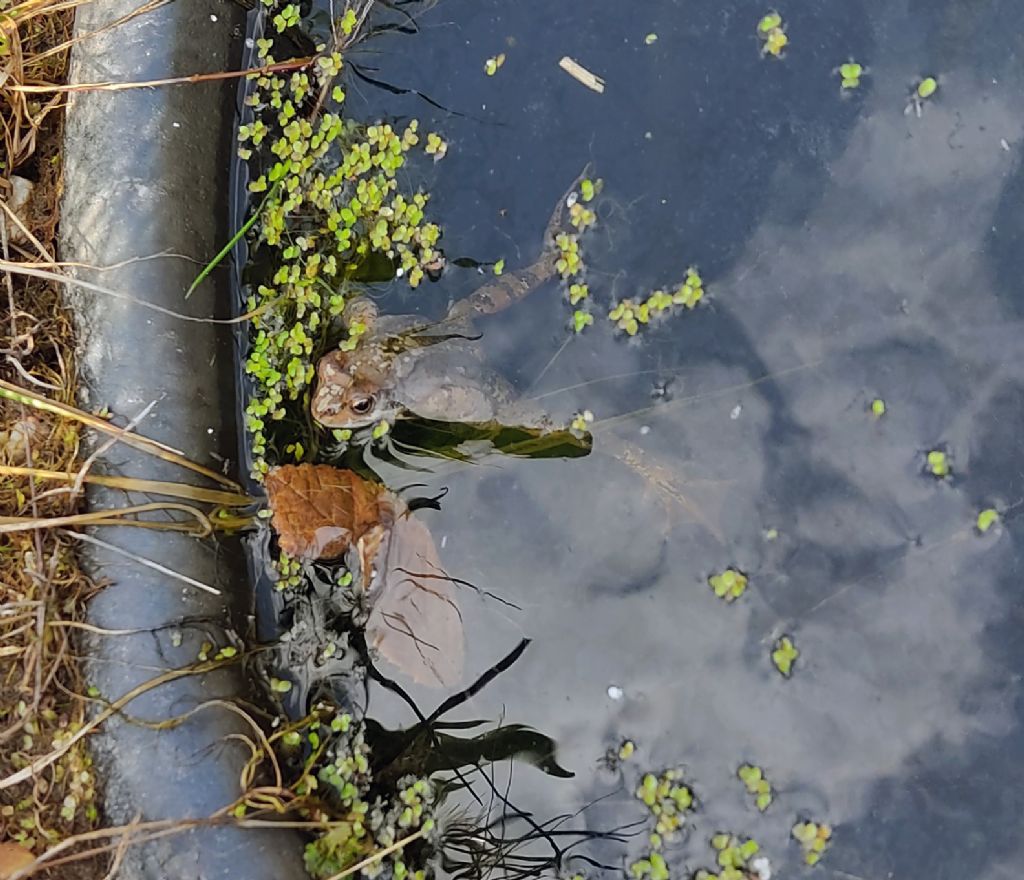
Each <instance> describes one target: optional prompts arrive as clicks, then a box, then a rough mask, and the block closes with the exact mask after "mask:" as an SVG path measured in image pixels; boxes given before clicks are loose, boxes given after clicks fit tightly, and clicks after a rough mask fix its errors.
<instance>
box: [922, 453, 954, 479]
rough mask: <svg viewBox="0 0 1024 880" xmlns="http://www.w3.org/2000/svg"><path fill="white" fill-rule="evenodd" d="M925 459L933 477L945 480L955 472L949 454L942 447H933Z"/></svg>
mask: <svg viewBox="0 0 1024 880" xmlns="http://www.w3.org/2000/svg"><path fill="white" fill-rule="evenodd" d="M925 460H926V469H927V471H928V473H930V474H931V475H932V476H933V477H937V478H938V479H940V480H943V479H945V478H946V477H948V476H949V475H950V474H951V473H952V472H953V469H952V467H951V465H950V463H949V456H947V455H946V453H945V452H943V451H942V450H941V449H933V450H932V451H931V452H929V453H928V455H927V456H926V459H925Z"/></svg>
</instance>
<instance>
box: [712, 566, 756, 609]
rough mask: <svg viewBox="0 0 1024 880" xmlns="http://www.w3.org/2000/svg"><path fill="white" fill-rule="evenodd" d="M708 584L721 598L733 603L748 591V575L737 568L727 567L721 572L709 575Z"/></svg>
mask: <svg viewBox="0 0 1024 880" xmlns="http://www.w3.org/2000/svg"><path fill="white" fill-rule="evenodd" d="M708 584H710V585H711V589H712V590H714V591H715V595H716V596H718V598H719V599H724V600H725V601H726V602H728V603H729V604H732V603H733V602H735V601H736V600H737V599H738V598H739V597H740V596H742V595H743V594H744V592H746V589H747V576H746V575H745V574H743V572H741V571H739V570H737V569H735V568H727V569H726V570H725V571H723V572H722V573H721V574H715V575H712V576H711V577H709V578H708Z"/></svg>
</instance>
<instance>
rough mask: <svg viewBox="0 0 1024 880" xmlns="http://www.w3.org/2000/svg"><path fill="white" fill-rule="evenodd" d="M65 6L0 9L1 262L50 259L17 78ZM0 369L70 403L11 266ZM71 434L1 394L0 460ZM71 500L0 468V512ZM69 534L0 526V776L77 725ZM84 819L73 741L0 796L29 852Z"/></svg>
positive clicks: (41, 123)
mask: <svg viewBox="0 0 1024 880" xmlns="http://www.w3.org/2000/svg"><path fill="white" fill-rule="evenodd" d="M73 5H74V4H69V3H59V2H53V0H25V2H22V3H19V4H16V5H14V6H13V7H8V8H7V9H6V10H5V11H4V13H3V14H2V15H0V34H2V38H0V67H2V69H3V71H4V80H3V85H2V86H0V121H2V126H3V129H2V134H3V142H2V153H0V163H2V165H0V197H2V198H3V199H4V200H5V205H4V210H3V211H2V212H0V213H2V215H3V216H2V217H0V220H2V221H3V224H4V225H3V228H0V256H2V257H3V258H4V259H5V260H10V261H16V262H23V261H24V262H37V261H40V260H44V261H52V259H53V256H54V249H55V235H56V228H57V223H58V211H57V209H58V203H59V199H60V192H61V172H62V167H61V143H62V128H63V105H64V99H65V96H64V95H62V94H60V93H56V94H45V95H41V96H40V95H37V94H31V93H25V92H22V91H19V90H18V88H20V87H23V86H47V85H54V84H60V83H63V82H64V81H65V78H66V72H67V55H68V41H69V40H70V39H71V22H72V18H73V15H74V9H73ZM15 178H21V179H22V180H27V181H30V182H31V183H32V184H33V188H32V191H31V195H30V196H29V198H28V201H27V202H25V203H23V204H18V203H17V202H14V201H12V198H13V196H14V194H15V192H16V189H15V184H14V180H15ZM12 213H13V214H16V215H17V220H15V219H14V217H13V216H12ZM18 221H20V223H19V222H18ZM22 226H23V227H24V229H22V228H20V227H22ZM26 231H27V232H28V233H29V234H28V235H26ZM0 378H2V379H4V380H6V381H7V382H10V383H12V384H16V385H18V386H20V387H22V388H26V389H31V390H34V391H36V392H39V393H41V394H44V395H45V396H47V397H48V398H50V399H52V400H56V401H60V402H64V403H73V402H74V397H75V382H76V375H75V363H74V349H73V334H72V327H71V322H70V318H69V316H68V314H67V312H66V311H65V309H64V306H63V303H62V301H61V295H60V290H59V288H58V286H57V285H56V284H55V283H54V282H53V281H52V280H46V279H40V278H34V277H29V276H23V275H18V274H15V273H11V272H4V273H3V275H2V277H0ZM79 430H80V429H79V426H78V425H77V424H76V423H74V422H70V421H67V420H65V419H61V418H58V417H57V416H56V415H53V414H50V413H46V412H41V411H39V410H37V409H33V408H31V407H28V406H25V405H24V404H21V403H17V402H13V401H10V400H2V401H0V464H3V465H8V466H15V468H17V467H18V466H26V467H28V466H30V467H36V468H44V469H47V470H53V471H62V472H66V471H77V469H78V467H79V466H80V461H79ZM77 507H78V495H77V493H75V492H72V491H69V487H67V486H62V485H58V486H54V485H53V484H52V483H43V482H40V481H38V480H35V479H34V478H32V477H29V476H26V475H24V474H19V473H17V470H16V469H15V471H14V472H13V473H10V472H9V473H7V474H4V475H0V515H4V516H50V517H55V516H65V515H68V514H70V513H73V512H75V511H76V509H77ZM72 544H73V542H72V541H71V540H70V539H68V538H67V537H65V536H63V535H62V534H60V533H59V532H58V531H57V530H54V529H49V530H45V531H44V530H41V529H34V530H31V531H24V532H15V533H10V534H3V535H0V777H6V776H8V775H9V774H11V773H14V772H16V771H17V770H19V769H21V768H23V767H26V766H28V765H30V764H31V763H32V762H33V761H35V760H37V759H38V758H39V757H40V756H42V755H45V754H48V753H50V752H51V751H52V750H53V749H54V748H55V746H59V745H60V744H61V742H62V741H66V740H69V739H71V738H72V737H73V735H74V733H75V732H76V731H77V730H79V729H80V728H81V727H82V726H84V724H85V723H86V718H85V715H86V706H87V700H86V699H84V698H83V697H82V696H80V695H81V694H83V693H84V692H85V690H86V687H85V685H84V683H83V681H82V678H81V674H80V672H79V668H78V662H77V656H76V655H77V651H76V648H75V641H74V633H76V632H79V630H78V629H76V628H75V627H74V624H75V623H77V622H78V621H79V620H80V619H81V617H82V616H83V606H84V603H85V601H86V600H87V598H88V597H89V595H90V594H91V593H92V591H93V589H94V587H93V585H92V584H90V582H89V581H88V580H87V579H86V578H85V577H84V576H83V574H82V573H81V571H80V570H79V569H78V566H77V564H76V560H75V552H74V547H73V546H72ZM97 821H98V817H97V805H96V792H95V780H94V777H93V773H92V770H91V767H90V762H89V757H88V753H87V752H86V750H85V746H84V742H82V741H77V742H76V743H75V744H74V745H73V746H72V747H71V748H70V749H68V750H67V751H66V752H65V753H64V754H63V755H62V756H61V757H60V759H59V760H57V761H55V762H54V763H53V764H51V765H50V766H48V767H46V768H45V770H43V771H42V772H40V773H37V774H36V775H35V777H34V778H33V779H31V780H29V781H26V782H23V783H21V784H19V785H16V786H13V787H11V788H9V789H6V790H4V791H2V792H0V842H10V841H19V842H21V843H22V844H23V845H25V846H27V847H28V848H30V849H31V851H32V852H34V853H37V854H38V853H41V852H42V851H43V850H44V849H46V848H47V847H49V846H52V845H53V844H55V843H57V842H58V841H60V840H63V839H65V838H67V837H68V836H70V835H73V834H77V833H81V832H84V831H88V830H90V829H92V828H94V827H95V826H96V824H97ZM105 873H106V857H102V858H100V859H97V860H94V861H92V862H90V863H79V864H76V865H74V866H68V867H67V868H65V869H63V870H62V871H60V874H59V875H60V877H62V878H98V877H102V876H103V875H104V874H105ZM53 876H56V875H55V874H54V875H53Z"/></svg>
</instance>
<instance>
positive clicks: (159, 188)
mask: <svg viewBox="0 0 1024 880" xmlns="http://www.w3.org/2000/svg"><path fill="white" fill-rule="evenodd" d="M136 5H137V4H136V3H135V2H134V0H109V2H104V3H94V4H88V3H87V4H84V5H82V6H81V7H80V8H79V9H78V18H77V22H76V33H79V34H85V33H89V32H92V31H96V30H98V29H99V28H101V27H102V26H103V25H105V24H108V23H109V22H111V21H114V20H115V19H117V18H118V17H119V16H122V15H125V14H127V13H128V12H130V11H132V10H133V9H134V8H135V6H136ZM241 25H242V12H241V10H240V8H239V6H238V4H236V3H233V2H228V0H224V2H210V3H206V4H202V5H201V6H199V5H196V4H186V3H171V4H167V5H164V6H162V7H160V8H159V9H157V10H155V11H151V12H149V13H147V14H145V15H143V16H141V17H139V18H137V19H135V20H133V21H131V22H129V23H127V24H124V25H121V26H119V27H117V28H114V29H112V30H110V31H109V32H107V33H101V34H99V35H97V36H93V37H91V38H89V39H87V40H84V41H82V42H80V43H78V44H76V45H75V47H74V50H73V53H72V68H71V77H72V81H73V82H95V81H105V80H116V81H138V80H147V79H155V78H160V77H165V76H168V75H169V74H186V73H188V74H190V73H195V72H197V71H215V70H225V69H232V68H235V67H237V65H238V57H237V47H238V46H239V45H240V43H241V40H240V39H238V36H239V34H240V31H241ZM235 89H236V84H235V83H234V82H221V83H204V84H201V85H187V86H174V87H165V88H160V89H146V90H141V89H139V90H131V91H122V92H104V91H92V92H85V93H81V94H76V95H75V96H74V97H73V99H72V100H71V102H70V106H69V109H68V117H67V133H66V142H65V157H66V166H65V168H66V170H65V180H66V190H65V196H64V202H63V207H62V222H61V235H62V256H63V258H64V259H65V260H72V261H80V262H83V263H88V264H91V265H98V266H105V265H112V264H115V263H120V262H122V261H125V260H131V259H133V258H139V257H148V256H150V255H154V254H156V255H159V254H162V253H165V254H183V255H185V256H187V257H188V258H189V259H181V258H180V257H173V256H157V257H154V258H150V259H146V260H142V261H136V262H131V263H129V264H126V265H122V266H119V267H118V268H116V269H113V270H109V271H104V272H93V271H84V270H79V273H78V274H79V277H80V278H82V279H85V280H89V281H92V282H94V283H98V284H102V285H104V286H107V287H110V288H113V289H115V290H120V291H126V292H129V293H131V294H133V295H134V296H136V297H138V298H140V299H144V300H146V301H148V302H150V303H153V304H154V305H157V306H161V307H164V308H167V309H173V310H176V311H182V312H186V313H188V314H192V315H196V316H199V317H208V316H210V314H211V312H212V313H215V314H216V316H217V317H219V318H226V317H228V316H229V315H230V313H231V308H230V305H229V301H228V298H227V293H226V289H227V283H226V282H227V280H228V279H227V274H226V272H224V271H223V270H222V271H219V272H215V273H214V274H213V276H212V277H211V279H210V280H208V281H207V282H205V283H204V285H203V287H202V289H201V290H199V291H198V292H197V293H196V294H195V295H193V297H192V298H191V299H190V300H189V301H188V302H185V301H184V300H183V297H182V294H183V291H184V290H186V289H187V287H188V286H189V283H190V282H191V280H192V279H193V278H194V277H195V275H196V273H197V271H198V269H199V267H200V266H202V265H203V264H204V263H205V262H206V261H207V260H209V259H210V258H211V257H212V256H213V254H215V253H216V252H217V250H218V249H219V247H220V245H221V244H222V243H223V242H224V241H225V240H226V233H227V229H226V226H227V224H226V222H225V219H226V217H225V215H226V212H225V211H224V205H225V202H226V199H227V184H228V167H229V161H230V156H231V155H232V153H233V148H232V144H233V123H234V115H233V112H232V108H233V96H234V93H235ZM72 303H73V305H74V309H75V313H76V320H77V324H78V330H79V363H80V366H81V378H82V389H81V397H82V401H81V402H82V404H83V405H84V406H85V407H94V406H106V407H108V408H109V409H110V410H111V411H112V412H114V413H117V414H118V415H119V416H120V417H122V418H130V417H132V416H135V415H136V414H138V413H139V412H140V411H141V410H142V409H143V408H144V407H145V406H146V405H148V404H149V403H150V402H151V401H156V406H155V407H154V408H153V410H152V411H151V412H150V414H149V415H148V416H147V417H146V418H144V419H143V420H142V422H141V424H140V425H139V430H140V432H142V433H144V434H146V435H148V436H150V437H153V438H156V439H158V440H161V441H163V442H165V443H167V444H169V445H171V446H173V447H175V448H179V449H182V450H183V451H184V452H185V454H187V455H188V456H189V457H191V458H192V459H194V460H196V461H198V462H200V463H203V464H206V465H209V466H211V467H214V468H218V467H220V466H221V465H222V464H223V465H224V467H225V469H226V470H227V471H228V472H229V473H231V472H234V471H235V470H236V469H237V465H236V461H237V459H236V449H237V434H236V418H235V413H236V404H235V369H236V368H235V362H234V356H233V340H232V332H231V329H230V326H229V325H212V324H210V323H197V322H185V321H182V320H180V319H178V318H173V317H170V316H168V315H165V314H161V313H159V312H157V311H154V310H151V309H146V308H143V307H140V306H139V305H137V304H133V303H130V302H127V301H123V300H119V299H112V298H109V297H106V296H102V295H97V294H93V293H79V294H77V295H73V297H72ZM100 467H102V469H104V470H106V471H107V472H110V473H117V474H133V475H137V476H145V477H148V478H152V479H158V480H183V479H185V480H187V479H189V477H190V475H189V474H187V473H184V472H182V471H181V469H179V468H176V467H174V466H171V465H168V464H166V463H164V462H162V461H160V460H158V459H156V458H153V457H151V456H142V455H138V454H137V453H135V452H133V451H131V450H129V449H127V448H126V447H124V446H116V447H114V448H113V449H112V450H110V451H108V452H107V453H106V454H105V455H104V456H103V457H102V465H98V466H97V470H100ZM123 503H124V500H123V496H122V494H121V493H119V492H116V491H113V490H109V489H104V488H102V487H95V486H94V487H90V489H89V491H88V504H89V507H90V508H91V509H93V510H96V509H102V508H104V507H109V506H117V505H120V504H123ZM95 534H96V535H97V536H98V537H101V538H102V539H104V540H105V541H108V542H110V543H112V544H114V545H116V546H118V547H120V548H123V549H124V550H127V551H129V552H131V553H135V554H138V555H140V556H143V557H147V558H149V559H151V560H154V561H156V562H158V563H160V564H162V565H164V566H166V567H168V568H170V569H173V570H175V571H178V572H181V573H183V574H186V575H188V576H190V577H192V578H195V579H197V580H199V581H202V582H204V583H207V584H211V585H214V586H216V587H217V588H218V589H219V590H220V591H221V595H219V596H213V595H210V594H208V593H205V592H201V591H199V590H197V589H193V588H191V587H186V586H184V585H183V584H182V583H181V582H179V581H176V580H172V579H170V578H168V577H165V576H162V575H159V574H156V573H154V572H153V571H151V570H149V569H146V568H143V567H141V566H139V565H136V564H135V563H132V562H129V561H127V560H126V559H125V558H124V557H122V556H120V555H116V554H113V553H111V552H109V551H107V550H104V549H100V548H93V547H90V548H88V549H87V551H86V552H85V553H84V554H83V557H84V558H83V565H84V566H85V567H86V570H87V571H88V573H89V574H90V575H91V576H92V577H93V578H95V579H97V580H103V581H107V582H108V585H107V586H106V588H105V589H104V590H103V591H101V592H100V593H99V594H98V595H97V596H96V598H95V599H93V601H92V602H91V604H90V606H89V611H88V619H89V622H90V623H91V624H93V625H94V626H97V627H103V628H109V629H114V630H133V631H136V632H134V633H133V634H130V635H118V636H94V637H91V638H90V639H89V640H88V643H87V645H86V654H87V661H88V662H87V674H88V680H89V682H90V684H92V685H94V686H95V687H97V688H98V689H99V691H100V692H101V693H102V694H103V695H104V696H105V697H110V698H116V697H118V696H120V695H122V694H124V693H126V692H127V691H129V690H130V689H131V688H133V687H135V686H136V685H139V684H141V683H143V682H145V681H147V680H149V679H151V678H152V677H154V676H156V675H158V674H160V673H161V672H163V671H165V670H169V669H174V668H178V667H182V666H186V665H188V664H189V663H191V662H193V661H194V660H195V659H196V657H197V655H198V654H199V652H200V647H201V645H202V643H203V642H204V641H210V642H213V643H214V644H216V645H225V644H228V643H229V641H228V637H227V633H228V632H229V631H233V632H236V633H246V632H247V631H248V629H249V626H250V621H251V607H250V606H251V590H250V588H249V585H248V582H247V579H246V571H245V564H244V561H243V559H242V554H241V553H240V550H239V546H238V542H237V541H236V540H234V539H217V540H208V541H202V542H200V541H197V540H195V539H193V538H190V537H187V536H183V535H177V534H173V533H167V534H163V533H158V532H151V531H147V530H143V529H130V528H104V529H100V530H96V532H95ZM249 695H250V688H249V687H248V686H247V683H246V681H245V679H244V677H243V675H242V672H241V669H240V668H238V667H229V668H224V669H220V670H218V671H216V672H214V673H210V674H207V675H203V676H191V677H186V678H183V679H179V680H178V681H175V682H173V683H171V684H164V685H162V686H161V687H159V688H156V689H155V690H152V691H150V692H149V693H147V694H145V695H144V696H142V697H140V698H138V699H136V700H134V701H133V702H132V703H130V704H129V705H128V706H127V708H126V712H127V713H128V714H129V715H130V716H132V717H133V718H139V719H147V720H152V721H160V720H163V719H167V718H171V717H173V716H176V715H180V714H181V713H184V712H186V711H188V710H189V709H191V708H193V707H195V706H197V705H198V704H200V703H203V702H205V701H208V700H211V699H215V698H223V699H229V700H235V701H237V700H244V699H245V698H246V697H248V696H249ZM245 732H246V729H245V727H244V725H243V723H242V722H241V721H240V719H238V718H237V717H236V716H235V715H233V714H232V713H230V712H228V711H226V710H225V709H224V708H223V707H209V708H206V709H203V710H201V711H200V712H198V713H197V714H196V715H195V716H193V717H191V718H190V719H189V720H188V721H186V722H185V723H183V724H181V725H179V726H177V727H174V728H171V729H168V730H160V731H157V730H153V729H149V728H147V727H144V726H142V725H140V724H136V723H131V722H130V721H125V720H122V719H116V718H115V719H112V720H110V721H108V722H106V723H105V724H104V725H103V726H102V729H101V730H100V732H99V733H98V734H97V735H95V736H93V737H92V738H91V740H90V744H91V747H92V750H93V754H94V756H95V760H96V766H97V768H98V771H99V776H100V779H101V780H102V781H103V786H104V789H105V817H106V820H107V821H108V822H109V823H126V822H130V821H131V820H133V819H134V818H136V817H140V818H141V819H142V820H158V819H178V818H189V817H195V818H199V817H205V816H208V815H210V814H211V813H212V812H213V811H215V810H217V809H219V808H221V807H223V806H225V805H226V804H229V803H230V802H231V801H232V800H233V799H234V798H235V797H237V795H238V793H239V773H240V770H241V768H242V766H243V764H244V762H245V761H246V759H247V758H248V753H247V750H246V749H245V748H244V746H242V745H241V744H240V743H237V742H232V741H230V740H227V739H226V737H228V736H229V735H230V734H235V733H245ZM119 876H121V877H131V878H200V877H201V878H203V880H211V878H227V877H232V878H239V877H245V878H268V880H269V878H277V880H281V878H289V877H302V876H305V872H304V869H303V866H302V842H301V840H300V839H299V837H298V835H297V834H296V833H295V832H294V831H291V830H280V831H278V830H272V831H263V830H260V831H253V830H239V829H230V828H226V827H222V828H203V829H196V830H192V831H189V832H187V833H183V834H178V835H175V836H169V837H166V838H163V839H161V840H158V841H155V842H152V843H147V844H143V845H133V846H130V847H129V848H128V850H127V853H126V856H125V860H124V864H123V866H122V868H121V872H120V875H119Z"/></svg>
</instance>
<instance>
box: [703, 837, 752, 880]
mask: <svg viewBox="0 0 1024 880" xmlns="http://www.w3.org/2000/svg"><path fill="white" fill-rule="evenodd" d="M711 848H712V849H713V850H714V851H715V852H716V853H717V855H716V857H715V860H716V861H717V862H718V872H717V873H715V872H712V871H709V870H707V869H706V868H702V869H701V870H699V871H697V873H696V874H694V875H693V876H694V880H748V878H750V877H751V876H752V875H756V872H755V871H754V870H753V868H752V866H751V864H750V860H751V859H753V858H754V857H755V856H756V855H757V854H758V853H759V852H760V851H761V847H760V845H759V844H758V842H757V841H756V840H753V839H752V838H747V839H746V840H740V838H739V837H737V836H736V835H735V834H728V833H722V834H716V835H715V836H714V837H712V838H711Z"/></svg>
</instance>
